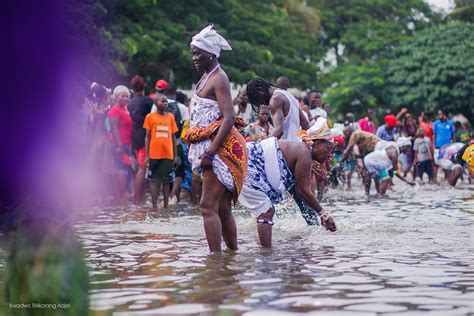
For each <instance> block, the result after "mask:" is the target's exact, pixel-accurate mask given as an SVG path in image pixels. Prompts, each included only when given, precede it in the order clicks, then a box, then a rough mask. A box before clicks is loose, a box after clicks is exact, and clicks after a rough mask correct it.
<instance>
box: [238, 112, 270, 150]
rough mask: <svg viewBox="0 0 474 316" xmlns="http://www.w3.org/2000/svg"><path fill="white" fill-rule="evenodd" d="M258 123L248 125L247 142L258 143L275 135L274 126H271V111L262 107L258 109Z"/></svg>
mask: <svg viewBox="0 0 474 316" xmlns="http://www.w3.org/2000/svg"><path fill="white" fill-rule="evenodd" d="M257 118H258V121H256V122H254V123H251V124H249V125H247V126H246V127H245V129H244V135H245V137H246V139H245V140H246V141H247V142H257V141H261V140H264V139H267V138H268V137H270V135H271V134H272V133H273V125H272V124H270V109H269V108H268V107H266V106H262V107H260V108H259V109H258V114H257Z"/></svg>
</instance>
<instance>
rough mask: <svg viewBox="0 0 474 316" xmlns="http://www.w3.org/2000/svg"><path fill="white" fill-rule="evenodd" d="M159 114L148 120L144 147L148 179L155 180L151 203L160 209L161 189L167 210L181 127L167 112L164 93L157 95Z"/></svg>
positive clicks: (149, 116) (146, 118)
mask: <svg viewBox="0 0 474 316" xmlns="http://www.w3.org/2000/svg"><path fill="white" fill-rule="evenodd" d="M155 105H156V112H151V113H150V114H148V115H147V116H146V117H145V121H144V123H143V128H144V129H145V130H146V138H145V147H146V161H147V163H148V174H147V178H148V179H150V180H151V181H152V183H153V184H152V188H151V203H152V206H153V209H154V210H157V207H158V190H159V189H160V186H161V187H162V192H163V207H164V208H165V209H166V208H168V198H169V194H170V183H171V182H173V164H174V161H175V158H176V157H177V155H176V136H175V134H176V133H177V132H178V127H177V125H176V121H175V119H174V116H173V114H171V113H169V112H167V109H168V100H167V98H166V96H165V95H164V94H162V93H159V92H157V93H156V94H155Z"/></svg>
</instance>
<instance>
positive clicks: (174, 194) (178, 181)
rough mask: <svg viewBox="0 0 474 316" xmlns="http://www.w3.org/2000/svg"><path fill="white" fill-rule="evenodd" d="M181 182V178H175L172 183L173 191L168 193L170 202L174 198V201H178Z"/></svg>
mask: <svg viewBox="0 0 474 316" xmlns="http://www.w3.org/2000/svg"><path fill="white" fill-rule="evenodd" d="M182 182H183V178H182V177H176V180H175V181H174V183H173V189H172V190H171V193H170V200H174V199H175V197H176V201H179V192H180V191H181V183H182Z"/></svg>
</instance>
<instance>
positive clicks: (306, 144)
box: [239, 118, 336, 247]
mask: <svg viewBox="0 0 474 316" xmlns="http://www.w3.org/2000/svg"><path fill="white" fill-rule="evenodd" d="M333 146H334V144H333V140H332V135H331V131H330V129H329V127H328V126H327V123H326V120H325V119H323V118H320V119H319V120H318V121H317V122H316V124H315V125H314V126H313V127H312V128H311V129H309V130H308V131H307V133H306V135H305V136H304V137H303V141H288V140H278V139H277V138H276V137H270V138H268V139H265V140H263V141H261V142H249V143H247V151H248V174H247V178H246V179H245V183H244V187H243V188H242V192H241V194H240V196H239V202H240V204H242V205H243V206H244V207H246V208H248V209H249V210H250V211H251V213H252V214H253V215H254V216H256V218H257V231H258V236H259V239H260V244H261V245H262V246H263V247H271V244H272V226H273V221H274V219H273V218H274V215H275V205H276V204H278V203H280V202H281V201H282V200H283V193H284V192H285V191H288V192H290V193H291V194H292V195H293V196H294V197H295V200H296V201H297V204H298V206H300V208H301V209H302V210H305V211H304V212H303V217H304V218H305V220H306V221H307V223H308V224H310V225H316V224H317V223H318V222H317V216H318V215H317V214H319V216H320V217H321V224H322V225H323V226H324V227H326V228H327V229H328V230H330V231H336V223H335V221H334V219H332V217H331V216H330V215H329V214H328V213H327V212H326V211H324V210H323V208H322V207H321V205H320V204H319V202H318V201H317V200H316V198H315V197H314V194H313V192H312V190H311V172H310V170H311V162H312V160H318V161H320V162H321V163H323V162H325V161H327V160H328V158H329V157H330V155H331V152H332V150H333Z"/></svg>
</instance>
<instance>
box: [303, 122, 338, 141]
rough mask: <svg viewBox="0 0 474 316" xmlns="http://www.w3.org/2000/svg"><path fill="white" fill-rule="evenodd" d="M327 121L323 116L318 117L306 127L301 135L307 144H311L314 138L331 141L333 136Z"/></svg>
mask: <svg viewBox="0 0 474 316" xmlns="http://www.w3.org/2000/svg"><path fill="white" fill-rule="evenodd" d="M327 121H328V120H326V119H325V118H323V117H318V120H317V121H316V123H314V125H313V126H311V128H310V129H308V130H307V131H306V132H305V133H304V134H305V135H304V136H303V141H304V142H305V143H307V144H308V145H312V144H313V142H314V141H315V140H320V139H321V140H326V141H328V142H331V143H333V142H334V137H333V136H332V134H331V129H330V128H329V126H328V124H327Z"/></svg>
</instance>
